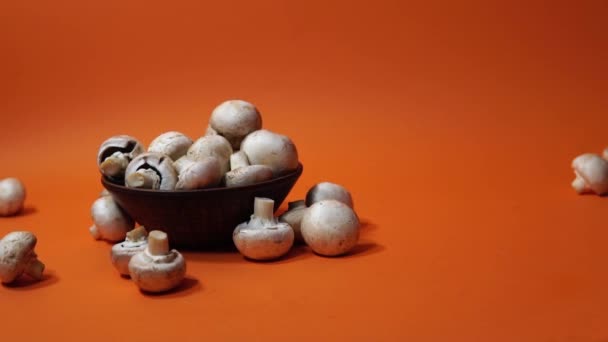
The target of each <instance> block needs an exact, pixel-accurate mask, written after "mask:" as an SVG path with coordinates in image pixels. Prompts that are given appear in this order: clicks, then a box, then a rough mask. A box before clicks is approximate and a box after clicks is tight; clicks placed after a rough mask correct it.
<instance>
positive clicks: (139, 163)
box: [125, 152, 177, 190]
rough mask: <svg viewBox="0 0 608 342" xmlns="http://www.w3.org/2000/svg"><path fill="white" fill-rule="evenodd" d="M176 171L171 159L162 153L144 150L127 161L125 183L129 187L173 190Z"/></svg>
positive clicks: (175, 181)
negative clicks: (144, 151)
mask: <svg viewBox="0 0 608 342" xmlns="http://www.w3.org/2000/svg"><path fill="white" fill-rule="evenodd" d="M176 183H177V172H176V171H175V167H174V166H173V160H172V159H171V158H170V157H168V156H167V155H164V154H162V153H157V152H146V153H143V154H140V155H139V156H137V157H136V158H135V159H133V161H131V162H130V163H129V166H128V167H127V171H126V175H125V185H126V186H127V187H130V188H142V189H154V190H173V189H175V184H176Z"/></svg>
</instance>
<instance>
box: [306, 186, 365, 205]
mask: <svg viewBox="0 0 608 342" xmlns="http://www.w3.org/2000/svg"><path fill="white" fill-rule="evenodd" d="M328 199H333V200H336V201H340V202H342V203H344V204H346V205H347V206H349V207H351V208H354V204H353V198H352V196H351V195H350V192H348V190H346V188H345V187H343V186H342V185H339V184H335V183H330V182H322V183H319V184H317V185H315V186H313V187H312V188H310V190H308V192H307V193H306V205H307V206H309V207H310V206H311V205H313V204H314V203H316V202H319V201H323V200H328Z"/></svg>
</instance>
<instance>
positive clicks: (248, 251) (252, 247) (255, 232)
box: [232, 197, 294, 260]
mask: <svg viewBox="0 0 608 342" xmlns="http://www.w3.org/2000/svg"><path fill="white" fill-rule="evenodd" d="M273 212H274V201H273V200H271V199H269V198H261V197H256V198H255V200H254V211H253V215H251V219H250V220H249V222H244V223H241V224H239V225H238V226H237V227H236V229H235V230H234V232H233V233H232V240H233V241H234V244H235V246H236V248H237V249H238V250H239V252H241V254H243V255H244V256H245V257H247V258H249V259H254V260H271V259H276V258H279V257H281V256H283V255H285V254H286V253H287V252H288V251H289V249H290V248H291V246H292V245H293V239H294V234H293V229H291V227H290V226H289V225H288V224H287V223H284V222H278V220H277V219H276V218H275V217H274V216H273Z"/></svg>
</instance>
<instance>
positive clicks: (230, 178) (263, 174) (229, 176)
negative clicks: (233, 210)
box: [226, 165, 272, 188]
mask: <svg viewBox="0 0 608 342" xmlns="http://www.w3.org/2000/svg"><path fill="white" fill-rule="evenodd" d="M270 179H272V169H271V168H270V167H269V166H266V165H249V166H244V167H239V168H238V169H235V170H232V171H228V172H227V173H226V187H229V188H231V187H235V186H245V185H251V184H256V183H260V182H265V181H267V180H270Z"/></svg>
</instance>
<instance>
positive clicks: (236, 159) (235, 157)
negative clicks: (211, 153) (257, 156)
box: [230, 151, 249, 170]
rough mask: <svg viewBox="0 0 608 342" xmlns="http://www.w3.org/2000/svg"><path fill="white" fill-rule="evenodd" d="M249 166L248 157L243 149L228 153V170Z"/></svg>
mask: <svg viewBox="0 0 608 342" xmlns="http://www.w3.org/2000/svg"><path fill="white" fill-rule="evenodd" d="M245 166H249V159H248V158H247V155H246V154H245V152H243V151H238V152H234V153H233V154H231V155H230V170H236V169H238V168H239V167H245Z"/></svg>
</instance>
